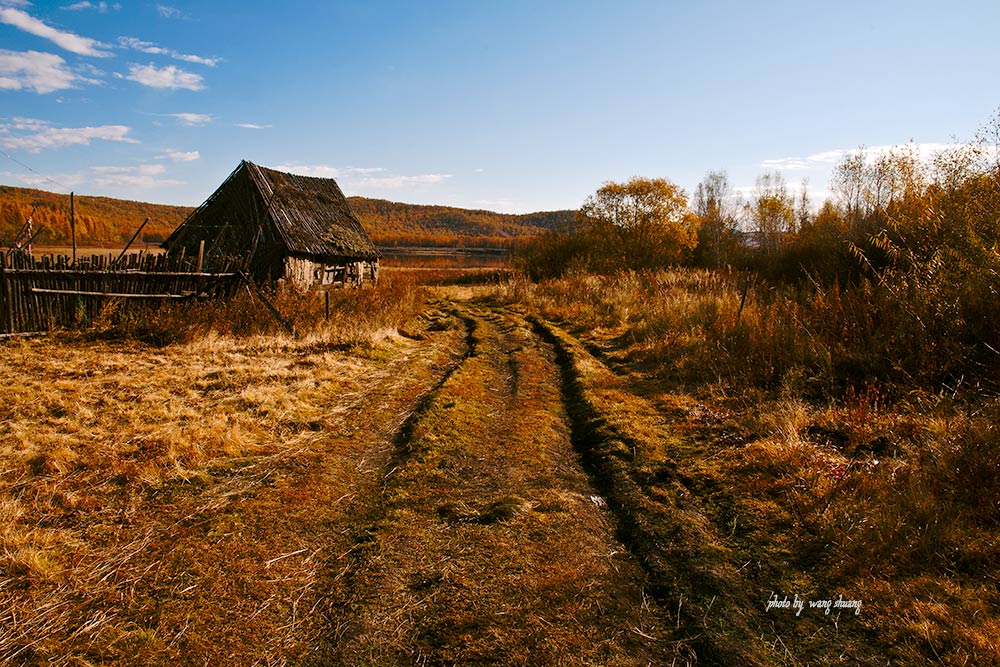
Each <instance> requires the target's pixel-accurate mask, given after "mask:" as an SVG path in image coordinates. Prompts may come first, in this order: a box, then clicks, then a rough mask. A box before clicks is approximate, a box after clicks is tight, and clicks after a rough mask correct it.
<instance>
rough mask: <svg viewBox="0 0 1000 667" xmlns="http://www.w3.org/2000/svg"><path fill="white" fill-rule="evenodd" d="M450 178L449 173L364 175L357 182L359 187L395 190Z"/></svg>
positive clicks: (440, 181)
mask: <svg viewBox="0 0 1000 667" xmlns="http://www.w3.org/2000/svg"><path fill="white" fill-rule="evenodd" d="M449 178H451V174H418V175H416V176H377V177H365V178H362V179H361V180H360V181H358V182H357V185H358V186H359V187H371V188H376V189H386V190H396V189H398V188H404V187H408V186H412V185H431V184H434V183H442V182H444V181H446V180H448V179H449Z"/></svg>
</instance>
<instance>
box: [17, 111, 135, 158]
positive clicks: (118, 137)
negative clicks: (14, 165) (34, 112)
mask: <svg viewBox="0 0 1000 667" xmlns="http://www.w3.org/2000/svg"><path fill="white" fill-rule="evenodd" d="M130 131H131V128H129V127H128V126H127V125H100V126H96V127H52V125H51V124H49V123H47V122H46V121H43V120H35V119H31V118H15V119H13V121H12V122H10V123H4V124H0V146H2V147H3V148H6V149H8V150H22V151H27V152H28V153H40V152H42V151H44V150H53V149H57V148H65V147H66V146H86V145H89V144H90V142H91V141H95V140H99V141H116V142H121V143H126V144H136V143H139V142H138V141H136V140H135V139H133V138H132V137H130V136H128V133H129V132H130Z"/></svg>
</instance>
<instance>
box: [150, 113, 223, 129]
mask: <svg viewBox="0 0 1000 667" xmlns="http://www.w3.org/2000/svg"><path fill="white" fill-rule="evenodd" d="M161 115H163V116H169V117H170V118H176V119H177V122H178V123H180V124H181V125H187V126H189V127H190V126H195V125H208V124H209V123H211V122H212V115H211V114H207V113H165V114H161Z"/></svg>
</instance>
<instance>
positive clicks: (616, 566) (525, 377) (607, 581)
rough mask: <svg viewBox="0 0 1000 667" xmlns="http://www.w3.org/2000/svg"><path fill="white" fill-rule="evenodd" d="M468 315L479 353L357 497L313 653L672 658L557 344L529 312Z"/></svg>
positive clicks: (378, 659)
mask: <svg viewBox="0 0 1000 667" xmlns="http://www.w3.org/2000/svg"><path fill="white" fill-rule="evenodd" d="M459 315H460V316H462V317H463V319H467V320H470V319H471V320H472V321H473V322H474V324H473V325H472V327H471V329H470V341H471V350H470V354H469V356H468V357H467V358H466V360H465V362H464V363H463V364H462V365H461V366H460V367H459V368H458V369H457V370H456V371H455V372H454V373H453V374H452V375H451V376H450V377H449V378H448V379H447V380H446V381H445V382H443V383H442V384H441V386H440V387H439V389H438V390H437V391H436V392H435V393H434V394H433V395H432V396H431V397H430V399H429V400H428V401H427V402H426V404H425V405H424V407H423V409H422V410H421V411H420V413H419V414H418V416H417V418H416V419H415V420H414V421H412V423H410V424H408V426H407V427H406V428H405V429H404V430H403V432H402V437H401V438H399V440H398V441H397V455H396V456H395V457H394V460H393V461H392V462H391V463H390V464H389V466H390V467H389V468H388V469H387V470H386V472H385V475H384V478H385V488H384V493H383V494H382V495H381V497H368V498H366V499H365V502H363V503H362V504H360V505H359V506H358V509H359V510H360V511H361V512H362V515H363V516H358V517H355V518H354V519H352V522H351V523H352V525H354V526H355V527H356V528H357V529H358V530H359V544H358V548H357V550H355V552H354V561H353V563H352V564H351V565H350V566H349V567H348V568H345V571H344V572H343V573H341V575H339V576H338V578H337V580H336V581H334V582H331V587H330V591H329V595H330V597H329V600H330V609H329V612H330V614H331V618H330V620H329V624H330V626H331V627H334V628H337V634H336V636H334V637H332V638H331V640H332V641H331V644H330V653H329V654H328V655H321V656H318V657H319V658H320V661H321V662H323V664H330V663H331V662H333V663H336V664H365V665H369V664H380V665H381V664H385V665H390V664H442V665H445V664H493V665H526V664H532V665H543V664H560V665H619V666H622V667H624V666H625V665H634V666H640V665H647V664H650V663H652V664H670V660H671V657H673V656H674V655H676V653H675V651H674V647H673V646H671V645H670V644H669V643H667V642H665V641H663V639H664V634H665V632H666V631H665V630H664V626H665V624H664V623H663V617H664V614H663V613H662V612H661V611H659V610H658V607H657V605H656V604H655V602H653V601H651V600H648V599H647V597H645V596H644V593H643V588H644V575H643V572H642V570H641V568H640V567H639V566H638V564H637V563H636V562H635V560H634V559H633V558H631V557H630V556H629V555H628V554H627V553H626V552H625V550H624V548H623V547H622V545H621V544H620V543H619V542H618V541H617V540H616V539H615V536H614V526H613V521H611V517H610V516H609V514H608V513H607V511H606V510H605V509H603V508H602V507H601V502H600V498H599V496H597V495H596V494H595V491H594V489H593V487H592V486H591V485H590V482H589V480H588V479H587V477H586V475H585V474H584V472H583V470H582V469H581V468H580V466H579V463H578V462H577V460H576V457H575V455H574V453H573V450H572V447H571V442H570V438H569V428H568V425H567V422H566V415H565V413H564V412H563V410H562V402H561V396H560V393H559V382H558V370H557V368H556V367H555V365H554V363H553V360H552V359H551V352H549V351H548V349H547V346H544V345H539V342H538V339H537V337H536V336H535V335H534V334H533V333H532V332H531V330H530V328H528V327H527V326H526V325H525V323H524V322H523V320H520V319H518V318H512V317H510V316H507V315H498V314H496V313H491V312H475V311H473V312H471V313H468V314H465V313H461V312H460V313H459ZM667 615H668V616H669V614H667ZM670 620H671V621H672V618H671V619H670ZM679 664H683V663H679Z"/></svg>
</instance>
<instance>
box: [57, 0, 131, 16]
mask: <svg viewBox="0 0 1000 667" xmlns="http://www.w3.org/2000/svg"><path fill="white" fill-rule="evenodd" d="M121 8H122V6H121V4H120V3H117V2H116V3H113V4H110V5H109V4H108V3H106V2H88V0H83V2H74V3H73V4H72V5H66V6H65V7H61V8H60V9H64V10H66V11H69V12H81V11H83V10H85V9H92V10H94V11H96V12H99V13H101V14H107V13H108V10H109V9H113V10H114V11H116V12H117V11H118V10H120V9H121Z"/></svg>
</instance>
